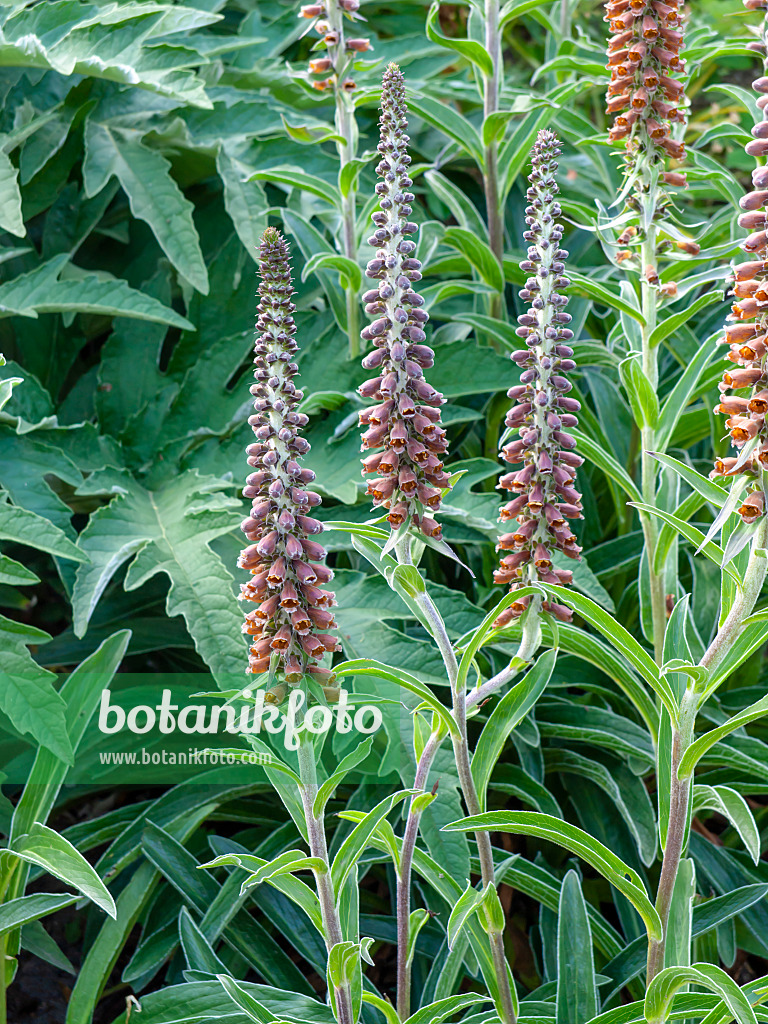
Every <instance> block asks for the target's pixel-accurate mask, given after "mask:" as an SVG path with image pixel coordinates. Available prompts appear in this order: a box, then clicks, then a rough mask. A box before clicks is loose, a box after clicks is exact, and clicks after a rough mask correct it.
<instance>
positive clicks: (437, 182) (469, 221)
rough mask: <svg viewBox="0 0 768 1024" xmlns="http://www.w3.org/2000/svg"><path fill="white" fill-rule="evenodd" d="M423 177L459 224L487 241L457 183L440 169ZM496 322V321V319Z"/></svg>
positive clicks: (485, 230) (481, 222) (479, 219)
mask: <svg viewBox="0 0 768 1024" xmlns="http://www.w3.org/2000/svg"><path fill="white" fill-rule="evenodd" d="M424 177H425V178H426V180H427V183H428V184H429V186H430V188H431V189H432V191H433V192H434V193H435V195H436V196H437V198H438V199H439V200H440V201H441V202H443V203H444V204H445V205H446V206H447V207H448V209H449V210H450V211H451V213H452V214H453V215H454V217H455V218H456V220H457V221H458V222H459V226H460V227H462V228H466V230H467V231H472V232H474V233H475V234H476V235H477V237H478V238H482V240H483V241H484V242H487V241H488V228H487V227H486V225H485V221H484V220H483V219H482V217H481V216H480V214H479V213H478V212H477V209H476V207H475V205H474V203H473V202H472V201H471V200H469V199H468V198H467V197H466V196H465V195H464V193H463V192H462V190H461V189H460V188H459V187H458V185H455V184H454V183H453V182H452V181H451V180H450V179H449V178H446V176H445V175H444V174H441V173H440V171H435V170H432V171H427V172H426V174H425V175H424ZM422 291H424V289H422ZM425 298H426V296H425ZM489 319H491V318H489ZM496 322H497V323H498V321H496Z"/></svg>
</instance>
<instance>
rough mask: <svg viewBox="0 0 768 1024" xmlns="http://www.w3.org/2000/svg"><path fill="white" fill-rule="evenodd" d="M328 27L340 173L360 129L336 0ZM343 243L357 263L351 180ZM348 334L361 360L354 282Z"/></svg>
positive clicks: (331, 3) (345, 198) (352, 355)
mask: <svg viewBox="0 0 768 1024" xmlns="http://www.w3.org/2000/svg"><path fill="white" fill-rule="evenodd" d="M327 11H328V27H329V28H330V29H331V31H333V32H335V33H336V34H337V37H338V40H339V41H338V43H337V44H336V47H335V49H336V51H337V57H336V59H335V66H334V70H335V74H336V82H335V84H334V98H335V101H336V118H335V120H336V133H337V134H338V135H339V136H340V137H341V138H342V139H343V140H344V141H343V142H337V143H336V150H337V152H338V155H339V173H340V175H341V172H343V170H344V168H345V167H346V166H347V164H349V163H350V162H351V161H352V160H354V159H355V157H356V156H357V140H358V130H357V121H356V120H355V107H354V101H353V100H352V96H351V94H350V93H349V92H347V91H346V90H345V89H344V81H345V79H346V75H347V72H348V71H349V70H350V69H351V67H352V63H353V56H352V54H349V53H347V51H346V48H345V46H346V44H345V37H344V13H343V11H342V10H341V8H340V7H339V4H338V2H336V0H329V3H328V5H327ZM341 219H342V245H343V251H344V255H345V256H346V257H347V259H350V260H352V261H353V263H357V248H358V246H357V190H356V188H355V185H354V183H350V185H349V189H348V191H347V194H346V195H345V196H342V205H341ZM345 300H346V313H347V337H348V339H349V358H350V359H357V357H358V356H359V355H360V308H359V307H360V296H359V295H358V294H357V292H356V291H355V289H354V288H353V287H352V286H351V285H350V286H348V287H347V288H345Z"/></svg>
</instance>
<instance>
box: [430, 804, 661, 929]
mask: <svg viewBox="0 0 768 1024" xmlns="http://www.w3.org/2000/svg"><path fill="white" fill-rule="evenodd" d="M445 829H446V831H448V832H476V831H479V830H481V829H482V830H483V831H488V832H512V833H514V834H515V835H524V836H536V837H537V838H539V839H547V840H548V841H549V842H551V843H555V844H556V845H558V846H561V847H563V848H564V849H566V850H570V851H571V853H575V854H576V855H577V856H579V857H581V858H582V859H583V860H585V861H586V862H587V863H588V864H591V865H592V867H593V868H594V869H595V870H596V871H598V872H600V874H601V875H602V876H603V877H604V878H607V879H608V881H609V882H610V883H611V885H613V886H615V888H617V889H618V890H619V892H620V893H622V894H623V895H624V896H626V898H627V899H628V900H629V902H630V903H631V904H632V905H633V907H634V908H635V910H637V912H638V914H640V916H641V918H642V919H643V922H644V924H645V927H646V930H647V932H648V936H649V938H655V939H658V938H661V933H662V927H661V920H660V918H659V915H658V913H657V911H656V908H655V907H654V906H653V904H652V903H651V901H650V900H649V898H648V893H647V892H646V890H645V886H644V885H643V881H642V879H641V878H640V876H639V875H638V873H637V872H636V871H635V870H634V869H633V868H631V867H629V865H628V864H625V863H624V861H622V860H621V859H620V858H619V857H617V856H616V854H615V853H612V852H611V850H609V849H608V847H607V846H604V845H603V844H602V843H600V842H598V841H597V839H595V838H594V837H593V836H591V835H589V834H588V833H587V832H585V831H584V830H583V829H580V828H577V827H576V826H575V825H571V824H570V823H569V822H567V821H562V820H561V819H559V818H553V817H552V816H551V815H549V814H539V813H538V812H536V811H489V812H486V813H485V814H475V815H472V816H471V817H469V818H462V819H461V821H454V822H452V823H451V824H450V825H446V826H445Z"/></svg>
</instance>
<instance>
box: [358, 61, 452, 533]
mask: <svg viewBox="0 0 768 1024" xmlns="http://www.w3.org/2000/svg"><path fill="white" fill-rule="evenodd" d="M379 124H380V126H381V141H380V142H379V146H378V150H379V153H380V154H381V162H380V163H379V165H378V167H377V168H376V170H377V173H378V175H379V178H380V180H379V182H378V184H377V185H376V192H377V194H378V196H379V197H380V199H379V206H380V209H379V210H378V211H377V212H376V213H374V214H373V215H372V219H373V223H374V225H375V228H374V232H373V234H372V235H371V237H370V238H369V239H368V241H369V243H370V244H371V245H372V246H374V247H375V249H376V256H375V258H374V259H372V260H371V261H370V263H369V264H368V268H367V270H366V274H367V276H368V277H370V278H373V279H374V280H376V281H378V282H379V284H378V287H377V288H373V289H371V290H370V291H367V292H366V293H365V295H364V296H363V302H364V303H365V311H366V313H368V315H369V316H371V317H373V318H374V320H373V323H371V324H369V325H368V326H367V327H365V328H364V329H363V331H362V333H361V337H362V338H363V340H364V341H366V342H369V343H371V342H372V343H373V349H372V350H371V351H370V352H369V353H368V355H366V357H365V358H364V359H363V366H364V368H365V369H366V370H375V371H376V373H377V374H378V376H376V377H373V378H371V379H370V380H367V381H366V382H365V383H364V384H362V385H361V386H360V387H359V388H358V391H359V392H360V394H361V395H362V396H363V397H364V398H370V399H374V400H375V402H376V403H377V404H376V405H374V406H372V407H370V408H368V409H366V410H365V411H364V412H362V413H361V414H360V423H361V425H363V426H365V427H367V430H366V431H365V433H364V434H363V435H362V440H363V445H362V450H363V451H372V452H373V454H371V455H368V456H367V457H366V458H365V459H363V475H364V476H365V475H366V474H375V476H374V479H373V480H370V481H369V483H368V494H370V495H371V496H372V498H373V503H374V505H377V506H383V507H384V508H386V509H389V515H388V516H387V519H388V521H389V523H390V526H391V527H392V528H393V529H397V528H399V527H400V526H402V525H403V524H404V523H412V524H413V525H414V526H416V527H417V528H418V529H419V530H421V532H422V533H424V534H425V535H426V536H428V537H435V538H439V537H440V536H441V527H440V525H439V523H437V522H436V520H435V519H434V518H433V515H432V513H433V512H436V511H437V510H438V509H439V507H440V501H441V497H442V490H443V489H444V488H445V487H447V486H448V483H449V479H450V478H449V476H448V474H447V473H446V472H445V471H444V469H443V459H444V458H445V452H446V449H447V443H446V440H445V431H444V430H443V429H442V427H441V426H440V406H441V405H442V403H443V401H444V399H443V396H442V395H441V394H440V393H439V392H438V391H435V389H434V388H433V387H432V386H431V385H430V384H428V383H427V381H426V380H425V379H424V370H426V369H429V367H431V366H432V365H433V364H434V352H433V351H432V349H431V348H429V347H428V346H427V345H425V344H424V341H425V340H426V334H425V333H424V327H425V325H426V322H427V320H428V319H429V317H428V315H427V313H426V312H425V311H424V309H423V308H422V307H423V305H424V299H423V298H422V297H421V295H419V294H418V293H417V292H416V291H414V289H413V285H414V284H415V283H416V282H417V281H420V280H421V270H420V268H421V264H420V263H419V261H418V260H417V259H416V256H415V249H416V244H415V242H412V241H411V240H410V239H409V237H408V236H409V235H412V234H414V233H415V232H416V230H417V226H416V224H414V223H412V222H411V221H410V220H409V219H408V218H409V217H410V215H411V213H412V206H411V204H412V203H413V198H414V197H413V195H412V194H411V193H410V192H409V191H408V189H409V188H410V187H411V185H412V184H413V182H412V181H411V179H410V177H409V176H408V165H409V164H410V162H411V158H410V157H409V156H408V136H407V135H406V133H405V132H406V128H407V127H408V122H407V120H406V105H405V82H404V79H403V76H402V74H401V72H400V69H399V68H398V67H397V65H396V64H390V65H389V67H388V68H387V70H386V71H385V73H384V78H383V87H382V94H381V119H380V122H379Z"/></svg>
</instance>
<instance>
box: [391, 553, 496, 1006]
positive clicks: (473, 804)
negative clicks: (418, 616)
mask: <svg viewBox="0 0 768 1024" xmlns="http://www.w3.org/2000/svg"><path fill="white" fill-rule="evenodd" d="M396 553H397V558H398V561H399V562H400V564H401V565H412V564H413V561H412V558H411V542H410V537H409V536H408V535H407V534H406V536H405V537H404V538H403V539H401V540H400V541H399V542H398V544H397V547H396ZM415 600H416V601H418V603H419V606H420V607H421V609H422V611H423V612H424V613H425V615H426V617H427V618H428V620H429V622H430V624H431V626H432V634H433V636H434V638H435V641H436V643H437V646H438V648H439V650H440V653H441V655H442V657H443V663H444V664H445V670H446V674H447V676H448V681H449V683H450V685H451V697H452V704H453V717H454V719H455V721H456V724H457V725H458V727H459V728H458V731H459V735H458V736H455V735H454V736H453V737H452V740H453V753H454V757H455V759H456V769H457V771H458V775H459V783H460V785H461V790H462V793H463V794H464V803H465V804H466V806H467V811H468V812H469V814H471V815H472V814H479V813H480V800H479V798H478V795H477V788H476V786H475V780H474V779H473V778H472V769H471V767H470V758H469V740H468V736H467V694H466V692H465V690H464V687H461V686H459V682H458V677H459V665H458V662H457V660H456V654H455V652H454V649H453V644H452V643H451V640H450V637H449V636H448V633H447V631H446V628H445V623H444V622H443V618H442V616H441V615H440V612H439V611H438V610H437V608H436V607H435V605H434V603H433V601H432V599H431V597H430V596H429V594H427V593H419V594H417V595H416V598H415ZM475 839H476V841H477V849H478V855H479V858H480V873H481V876H482V880H483V887H485V886H486V885H488V883H489V882H493V881H494V873H493V848H492V846H491V838H490V836H489V834H488V833H487V832H482V831H481V832H476V833H475ZM414 841H415V837H414ZM398 914H399V907H398ZM400 927H401V922H400V920H398V929H399V928H400ZM489 938H490V942H491V953H492V955H493V966H494V973H495V975H496V984H497V986H498V990H499V1001H500V1004H501V1005H500V1006H499V1014H500V1016H501V1020H502V1024H515V1022H516V1014H515V1009H514V1001H513V998H512V990H511V988H510V982H509V971H508V969H507V958H506V955H505V953H504V937H503V935H502V934H501V933H500V932H495V931H492V932H491V933H490V935H489Z"/></svg>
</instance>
